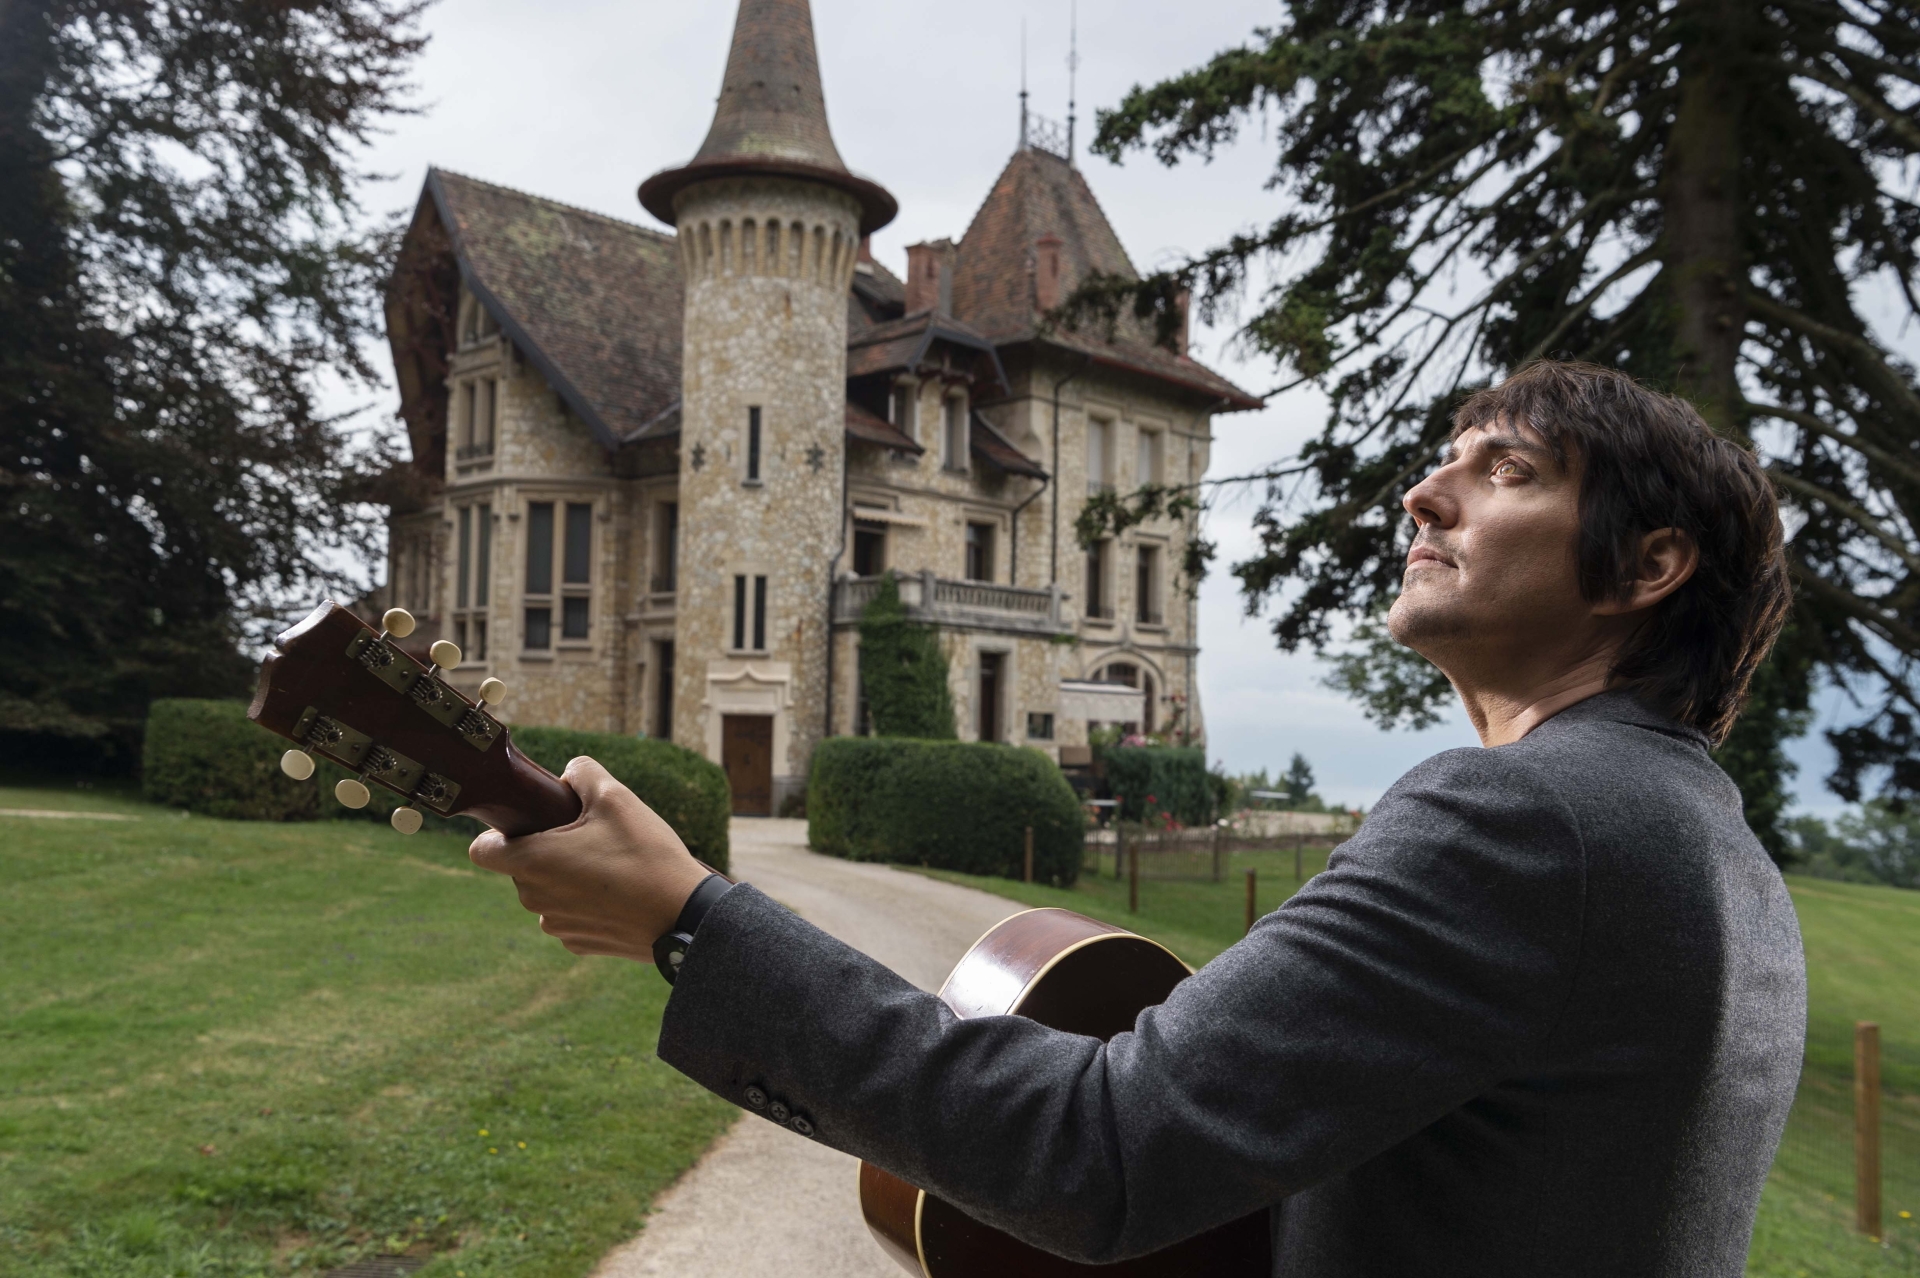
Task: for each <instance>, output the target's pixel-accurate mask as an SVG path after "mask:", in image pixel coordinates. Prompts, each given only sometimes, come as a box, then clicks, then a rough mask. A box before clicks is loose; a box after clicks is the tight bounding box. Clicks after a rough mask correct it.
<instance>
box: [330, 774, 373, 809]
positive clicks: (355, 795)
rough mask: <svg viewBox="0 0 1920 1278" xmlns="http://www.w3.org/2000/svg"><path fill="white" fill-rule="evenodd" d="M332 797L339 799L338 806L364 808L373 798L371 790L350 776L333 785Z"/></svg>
mask: <svg viewBox="0 0 1920 1278" xmlns="http://www.w3.org/2000/svg"><path fill="white" fill-rule="evenodd" d="M333 797H334V798H336V799H338V800H340V806H341V807H343V808H364V807H366V806H367V803H368V802H369V801H370V800H371V799H372V798H373V791H371V790H369V789H367V787H366V786H364V785H361V784H360V783H359V782H358V781H355V780H354V779H353V778H352V777H348V778H347V779H346V780H344V781H342V782H340V784H339V785H336V786H334V787H333Z"/></svg>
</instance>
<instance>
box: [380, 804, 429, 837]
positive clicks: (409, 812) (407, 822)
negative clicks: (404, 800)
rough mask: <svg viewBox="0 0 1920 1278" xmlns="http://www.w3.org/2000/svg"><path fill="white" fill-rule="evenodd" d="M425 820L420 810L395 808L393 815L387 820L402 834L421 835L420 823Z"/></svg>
mask: <svg viewBox="0 0 1920 1278" xmlns="http://www.w3.org/2000/svg"><path fill="white" fill-rule="evenodd" d="M423 819H424V818H423V817H421V815H420V811H419V809H418V808H395V809H394V810H393V815H392V816H390V817H388V818H387V820H388V821H389V822H391V823H392V825H393V828H394V829H396V830H398V831H400V833H402V834H418V833H420V822H421V821H422V820H423Z"/></svg>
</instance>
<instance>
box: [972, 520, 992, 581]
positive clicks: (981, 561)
mask: <svg viewBox="0 0 1920 1278" xmlns="http://www.w3.org/2000/svg"><path fill="white" fill-rule="evenodd" d="M967 580H968V581H992V580H993V525H992V524H968V525H967Z"/></svg>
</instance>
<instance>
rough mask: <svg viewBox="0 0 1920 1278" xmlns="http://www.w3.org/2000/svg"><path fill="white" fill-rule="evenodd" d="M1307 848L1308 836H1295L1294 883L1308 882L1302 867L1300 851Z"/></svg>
mask: <svg viewBox="0 0 1920 1278" xmlns="http://www.w3.org/2000/svg"><path fill="white" fill-rule="evenodd" d="M1306 846H1307V836H1306V835H1304V834H1296V835H1294V836H1293V881H1294V882H1295V883H1304V882H1305V881H1306V879H1305V876H1304V874H1303V872H1302V870H1301V866H1300V851H1301V849H1302V848H1304V847H1306Z"/></svg>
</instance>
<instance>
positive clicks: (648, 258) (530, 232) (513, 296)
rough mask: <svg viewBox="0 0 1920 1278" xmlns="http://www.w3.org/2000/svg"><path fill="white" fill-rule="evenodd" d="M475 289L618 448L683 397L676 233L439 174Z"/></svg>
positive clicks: (440, 197) (433, 184) (435, 187)
mask: <svg viewBox="0 0 1920 1278" xmlns="http://www.w3.org/2000/svg"><path fill="white" fill-rule="evenodd" d="M427 191H428V192H429V194H430V195H431V196H432V197H433V200H434V202H435V205H436V206H437V208H438V209H439V212H440V217H441V221H442V223H443V224H444V225H445V226H446V228H447V231H448V233H449V236H450V238H451V240H452V243H453V250H454V254H455V256H456V258H457V259H458V261H459V264H460V273H461V275H462V276H463V277H464V278H465V279H466V281H467V285H468V287H469V288H471V289H472V290H473V292H474V293H475V294H476V295H477V296H478V297H480V299H481V300H482V301H483V302H485V303H487V305H488V308H489V309H490V310H491V311H492V312H493V314H494V317H495V318H496V319H497V320H499V321H500V325H501V327H502V328H503V329H505V330H506V331H507V333H508V335H509V336H510V337H512V338H513V339H514V340H515V342H516V343H517V344H518V346H519V347H520V350H521V352H522V353H523V354H524V355H525V356H526V357H527V358H528V359H529V360H531V361H532V362H533V364H534V365H535V367H537V368H538V369H539V370H540V372H541V375H542V376H544V377H545V378H546V379H547V381H548V383H549V384H550V385H551V386H552V387H553V388H554V390H555V391H556V392H557V393H558V394H559V395H560V396H561V398H562V399H564V400H565V401H566V403H567V406H568V407H569V408H570V409H572V411H573V413H574V415H575V416H577V417H579V418H580V419H581V420H582V421H584V422H586V423H587V425H588V426H589V427H590V428H591V429H592V430H593V433H594V436H595V437H596V438H597V439H598V440H599V441H600V442H601V443H602V444H604V445H605V446H607V447H608V448H612V447H615V446H616V445H617V444H618V443H619V442H620V441H621V440H622V439H624V438H627V437H628V436H631V435H634V434H636V433H637V432H639V431H640V430H641V429H642V428H643V427H646V426H648V425H649V424H651V423H654V422H655V421H656V419H658V418H660V417H661V415H662V414H663V413H665V412H666V411H667V410H668V409H669V408H671V407H672V406H673V405H674V404H675V403H676V402H677V401H678V400H679V398H680V323H681V317H680V311H681V287H682V286H681V279H680V257H679V254H678V252H677V251H676V250H675V248H674V241H673V237H672V236H671V235H662V234H661V233H659V232H658V231H650V230H648V229H646V228H645V227H640V226H635V225H634V224H633V223H631V222H622V221H620V220H618V219H617V218H611V217H607V216H605V215H603V214H599V213H589V212H586V211H585V210H583V209H576V208H571V207H569V206H567V205H565V204H560V203H557V202H556V201H553V200H545V199H541V198H540V197H538V196H534V195H527V194H524V193H522V192H520V191H514V190H510V189H508V188H507V187H503V186H494V185H493V184H491V183H488V182H480V181H477V180H475V179H473V178H469V177H462V176H460V175H459V174H457V173H449V172H447V171H446V170H444V169H435V170H433V171H432V172H431V173H429V174H428V176H427Z"/></svg>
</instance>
